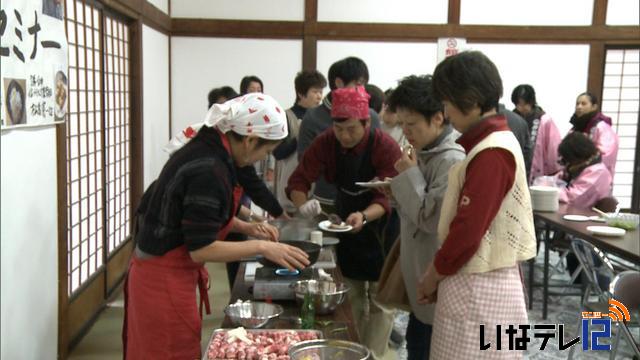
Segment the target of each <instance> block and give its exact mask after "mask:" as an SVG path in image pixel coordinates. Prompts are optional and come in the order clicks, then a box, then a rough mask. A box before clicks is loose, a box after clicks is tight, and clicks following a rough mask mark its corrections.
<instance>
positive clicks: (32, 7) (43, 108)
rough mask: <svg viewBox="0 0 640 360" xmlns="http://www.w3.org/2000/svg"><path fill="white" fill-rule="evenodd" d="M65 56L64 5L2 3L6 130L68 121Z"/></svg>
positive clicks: (52, 1) (23, 0)
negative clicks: (66, 119)
mask: <svg viewBox="0 0 640 360" xmlns="http://www.w3.org/2000/svg"><path fill="white" fill-rule="evenodd" d="M67 54H68V45H67V38H66V34H65V31H64V8H63V0H3V1H2V2H1V7H0V65H1V70H0V79H1V80H0V82H1V83H0V105H1V107H0V110H1V114H0V120H1V122H2V129H8V128H15V127H26V126H39V125H45V124H51V123H54V122H60V121H64V120H65V118H66V114H67V102H68V101H67V97H68V72H69V69H68V58H67Z"/></svg>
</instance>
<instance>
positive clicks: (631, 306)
mask: <svg viewBox="0 0 640 360" xmlns="http://www.w3.org/2000/svg"><path fill="white" fill-rule="evenodd" d="M638 289H640V272H638V271H624V272H621V273H620V274H618V275H616V277H615V278H613V281H612V282H611V284H610V285H609V292H610V293H611V296H612V297H613V298H614V299H616V300H618V301H620V302H621V303H622V304H623V305H625V306H626V307H627V309H628V310H629V314H630V315H631V322H635V324H634V325H636V326H637V324H638V319H640V291H638ZM634 317H635V319H634ZM634 320H635V321H634ZM615 323H616V325H617V328H618V331H617V332H616V339H615V341H614V343H613V346H612V347H611V354H610V356H609V359H615V357H616V354H617V352H618V345H619V343H620V335H621V334H622V335H624V338H625V339H626V340H627V342H628V343H629V345H630V346H631V348H632V349H633V352H634V353H635V354H636V356H637V357H640V348H639V347H638V343H637V342H636V341H635V339H634V338H633V335H632V334H631V331H630V330H629V327H630V326H631V324H629V323H627V321H626V320H623V321H616V322H615Z"/></svg>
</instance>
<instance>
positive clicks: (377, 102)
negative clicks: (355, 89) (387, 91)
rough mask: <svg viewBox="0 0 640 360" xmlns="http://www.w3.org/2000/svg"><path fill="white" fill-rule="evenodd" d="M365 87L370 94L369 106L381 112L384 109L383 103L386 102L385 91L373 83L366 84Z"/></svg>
mask: <svg viewBox="0 0 640 360" xmlns="http://www.w3.org/2000/svg"><path fill="white" fill-rule="evenodd" d="M364 89H365V90H366V91H367V94H369V107H370V108H372V109H373V110H374V111H375V112H376V113H378V114H379V113H380V111H382V104H383V103H384V93H383V92H382V89H380V88H379V87H377V86H375V85H373V84H366V85H365V86H364Z"/></svg>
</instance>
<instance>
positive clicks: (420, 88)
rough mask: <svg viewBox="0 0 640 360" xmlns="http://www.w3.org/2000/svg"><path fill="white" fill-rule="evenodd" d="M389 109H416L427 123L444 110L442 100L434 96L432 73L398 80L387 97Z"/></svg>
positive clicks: (394, 110) (393, 110)
mask: <svg viewBox="0 0 640 360" xmlns="http://www.w3.org/2000/svg"><path fill="white" fill-rule="evenodd" d="M387 104H389V110H391V111H392V112H396V111H397V109H398V108H403V109H406V110H410V111H414V112H417V113H419V114H421V115H422V116H424V117H425V119H426V120H427V123H430V122H431V117H432V116H433V115H435V114H437V113H438V112H442V111H443V107H442V102H441V101H439V100H437V99H436V98H435V96H433V87H432V77H431V76H430V75H420V76H417V75H411V76H407V77H405V78H403V79H402V80H400V81H399V82H398V86H397V87H396V88H395V89H394V90H393V92H392V93H391V94H390V95H389V97H388V98H387Z"/></svg>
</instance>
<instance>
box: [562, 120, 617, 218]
mask: <svg viewBox="0 0 640 360" xmlns="http://www.w3.org/2000/svg"><path fill="white" fill-rule="evenodd" d="M558 156H559V157H560V159H561V162H562V164H564V165H565V171H564V174H563V175H564V180H565V181H566V182H567V186H566V187H564V188H562V189H561V190H560V194H559V200H560V202H565V203H569V204H570V205H571V206H573V207H578V208H585V209H590V208H591V207H593V206H594V205H595V203H596V202H598V200H600V199H603V198H605V197H608V196H609V195H610V193H611V180H612V177H611V173H609V170H608V169H607V167H606V166H605V164H604V163H603V162H602V157H601V154H600V152H599V151H598V148H597V147H596V146H595V144H594V143H593V141H591V139H589V138H588V137H587V136H585V135H584V134H583V133H580V132H572V133H569V134H568V135H567V136H566V137H565V138H564V139H563V140H562V142H561V143H560V146H559V147H558Z"/></svg>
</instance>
